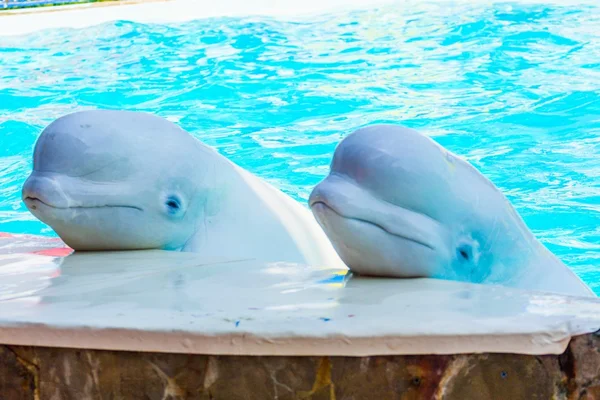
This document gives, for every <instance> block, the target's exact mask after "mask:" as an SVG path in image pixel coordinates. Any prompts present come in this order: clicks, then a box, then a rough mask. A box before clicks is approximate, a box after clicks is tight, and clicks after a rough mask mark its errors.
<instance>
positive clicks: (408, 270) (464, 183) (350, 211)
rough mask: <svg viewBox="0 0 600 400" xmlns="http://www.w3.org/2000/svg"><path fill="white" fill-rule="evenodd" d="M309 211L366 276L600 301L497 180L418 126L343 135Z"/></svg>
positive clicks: (349, 263)
mask: <svg viewBox="0 0 600 400" xmlns="http://www.w3.org/2000/svg"><path fill="white" fill-rule="evenodd" d="M309 206H310V208H311V210H312V212H313V214H314V216H315V218H316V219H317V221H318V222H319V224H320V225H321V227H322V228H323V230H324V231H325V233H326V234H327V236H328V237H329V239H330V240H331V242H332V244H333V246H334V248H335V249H336V251H337V252H338V254H339V255H340V257H341V258H342V260H343V261H344V262H345V263H346V265H347V266H348V267H349V268H350V269H351V270H352V271H353V272H355V273H358V274H361V275H373V276H389V277H399V278H415V277H429V278H439V279H448V280H457V281H463V282H472V283H486V284H500V285H504V286H509V287H515V288H525V289H529V290H546V291H553V292H558V293H563V294H573V295H583V296H589V295H592V296H593V295H594V294H593V292H592V291H591V290H590V289H589V288H588V287H587V286H586V285H585V284H584V283H583V282H582V281H581V280H580V279H579V278H578V277H577V276H576V275H575V274H574V273H573V272H572V271H571V270H569V268H568V267H567V266H565V265H564V264H563V263H562V262H561V261H560V260H558V258H557V257H556V256H554V255H553V254H552V253H551V252H550V251H549V250H548V249H547V248H546V247H545V246H543V244H542V243H540V242H539V241H538V240H537V239H536V238H535V237H534V235H533V233H532V232H531V231H530V230H529V229H528V227H527V226H526V225H525V223H524V221H523V220H522V219H521V217H520V216H519V215H518V213H517V212H516V210H515V209H514V208H513V206H512V205H511V204H510V202H509V201H508V200H507V198H506V197H505V196H504V195H503V194H502V193H501V191H500V190H499V189H498V188H497V187H496V186H495V185H494V184H493V183H492V182H491V181H489V180H488V179H487V178H486V177H484V176H483V175H482V174H481V173H479V171H477V170H476V169H475V168H474V167H473V166H472V165H471V164H469V163H468V162H466V161H464V160H462V159H461V158H459V157H457V156H456V155H454V154H453V153H451V152H450V151H448V150H446V149H445V148H443V147H442V146H441V145H439V144H438V143H437V142H435V141H434V140H432V139H430V138H429V137H427V136H425V135H423V134H421V133H419V132H418V131H416V130H413V129H409V128H406V127H403V126H399V125H371V126H367V127H364V128H360V129H358V130H356V131H354V132H353V133H351V134H350V135H348V136H347V137H345V138H344V139H343V140H342V141H341V142H340V143H339V144H338V146H337V148H336V150H335V152H334V155H333V159H332V161H331V165H330V172H329V174H328V175H327V176H326V177H325V179H323V180H322V181H321V182H320V183H319V184H318V185H317V186H316V187H315V188H314V189H313V191H312V193H311V194H310V197H309Z"/></svg>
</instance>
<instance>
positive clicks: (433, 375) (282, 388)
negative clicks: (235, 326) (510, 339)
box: [0, 335, 600, 400]
mask: <svg viewBox="0 0 600 400" xmlns="http://www.w3.org/2000/svg"><path fill="white" fill-rule="evenodd" d="M0 399H2V400H12V399H32V400H33V399H73V400H85V399H104V400H106V399H132V400H133V399H140V400H141V399H157V400H160V399H223V400H237V399H240V400H242V399H244V400H255V399H256V400H264V399H279V400H284V399H314V400H317V399H319V400H325V399H327V400H333V399H335V400H362V399H376V400H385V399H456V400H468V399H477V400H479V399H507V400H518V399H525V400H534V399H578V400H580V399H581V400H583V399H585V400H591V399H600V337H599V336H597V335H586V336H581V337H578V338H575V339H574V340H573V341H572V342H571V344H570V346H569V348H568V350H567V351H566V352H565V353H564V354H562V355H560V356H537V357H534V356H524V355H510V354H482V355H451V356H382V357H246V356H245V357H240V356H204V355H185V354H161V353H136V352H112V351H91V350H77V349H57V348H40V347H22V346H0Z"/></svg>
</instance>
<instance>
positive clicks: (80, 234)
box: [22, 110, 346, 268]
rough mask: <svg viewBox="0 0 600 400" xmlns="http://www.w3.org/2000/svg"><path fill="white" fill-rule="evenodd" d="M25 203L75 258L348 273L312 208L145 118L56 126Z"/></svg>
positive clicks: (46, 138)
mask: <svg viewBox="0 0 600 400" xmlns="http://www.w3.org/2000/svg"><path fill="white" fill-rule="evenodd" d="M22 198H23V201H24V202H25V204H26V206H27V208H28V209H29V210H30V212H31V213H32V214H33V215H34V216H35V217H37V218H38V219H40V220H41V221H42V222H44V223H46V224H48V225H49V226H50V227H51V228H52V229H53V230H54V231H55V232H56V233H57V234H58V235H59V236H60V238H61V239H62V240H63V241H64V242H65V243H66V244H67V245H68V246H70V247H71V248H73V249H74V250H75V251H86V250H87V251H104V250H107V251H120V250H150V249H152V250H155V249H159V250H170V251H188V252H195V253H198V254H199V257H201V258H202V259H223V258H224V257H228V258H230V259H254V260H256V261H258V262H293V263H302V264H309V265H313V266H320V265H325V266H328V267H333V268H336V267H340V268H346V266H345V265H344V264H343V262H342V261H341V259H340V258H339V256H338V255H337V253H336V252H335V250H334V249H333V247H332V246H331V243H330V241H329V240H328V238H327V236H326V235H325V234H324V233H323V231H322V229H321V227H320V226H319V224H318V223H317V221H316V220H315V218H314V217H313V215H312V214H311V212H310V211H309V210H308V209H307V208H306V207H304V206H303V205H302V204H300V203H298V202H297V201H295V200H293V199H292V198H290V197H289V196H287V195H285V194H284V193H282V192H281V191H279V190H277V189H276V188H275V187H273V186H271V185H270V184H268V183H267V182H265V181H263V180H261V179H259V178H258V177H256V176H254V175H253V174H251V173H250V172H248V171H246V170H244V169H243V168H240V167H239V166H237V165H235V164H234V163H232V162H231V161H229V160H228V159H226V158H225V157H224V156H222V155H220V154H219V153H218V152H217V151H215V150H213V149H212V148H210V147H208V146H206V145H205V144H203V143H201V142H200V141H199V140H197V139H196V138H194V137H193V136H192V135H190V134H189V133H188V132H186V131H184V130H183V129H181V128H180V127H179V126H178V125H176V124H174V123H172V122H170V121H168V120H166V119H164V118H161V117H158V116H155V115H152V114H147V113H143V112H133V111H113V110H87V111H79V112H75V113H72V114H68V115H65V116H63V117H60V118H58V119H56V120H55V121H53V122H52V123H51V124H50V125H48V126H47V127H46V128H45V129H44V130H43V132H42V133H41V135H40V137H39V138H38V140H37V142H36V145H35V149H34V156H33V171H32V172H31V175H30V176H29V177H28V179H27V180H26V182H25V183H24V185H23V188H22Z"/></svg>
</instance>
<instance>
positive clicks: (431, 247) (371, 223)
mask: <svg viewBox="0 0 600 400" xmlns="http://www.w3.org/2000/svg"><path fill="white" fill-rule="evenodd" d="M319 205H320V206H322V207H324V208H326V209H327V210H329V211H331V212H333V213H334V214H336V215H337V216H339V217H340V218H343V219H346V220H351V221H356V222H360V223H362V224H367V225H371V226H374V227H376V228H379V229H381V230H382V231H384V232H386V233H388V234H389V235H392V236H395V237H397V238H400V239H402V240H406V241H408V242H412V243H415V244H418V245H420V246H423V247H427V248H428V249H431V250H435V249H434V247H433V246H431V245H430V244H429V243H425V242H423V241H421V240H418V239H415V238H411V237H408V236H404V235H400V234H398V233H395V232H390V231H389V230H388V229H386V228H385V227H383V226H381V225H379V224H377V223H375V222H372V221H368V220H365V219H362V218H355V217H347V216H345V215H342V214H341V213H340V212H338V211H337V210H335V209H334V208H332V207H331V206H329V205H328V204H327V203H325V202H323V201H322V200H315V201H314V202H312V203H310V204H309V206H310V208H313V207H315V206H319Z"/></svg>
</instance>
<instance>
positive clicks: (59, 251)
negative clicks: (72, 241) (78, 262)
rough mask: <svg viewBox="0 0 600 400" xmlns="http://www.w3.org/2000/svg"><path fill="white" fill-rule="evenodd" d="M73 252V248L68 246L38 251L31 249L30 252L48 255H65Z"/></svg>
mask: <svg viewBox="0 0 600 400" xmlns="http://www.w3.org/2000/svg"><path fill="white" fill-rule="evenodd" d="M72 252H73V249H71V248H69V247H57V248H54V249H45V250H39V251H33V252H31V254H39V255H41V256H50V257H66V256H68V255H69V254H71V253H72Z"/></svg>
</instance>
